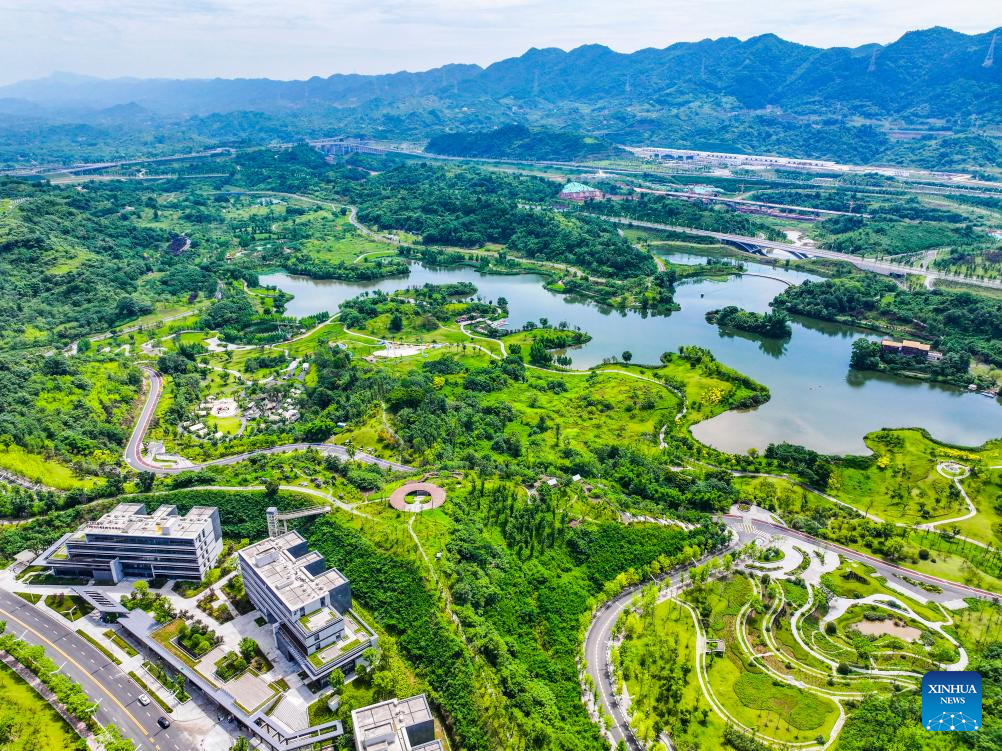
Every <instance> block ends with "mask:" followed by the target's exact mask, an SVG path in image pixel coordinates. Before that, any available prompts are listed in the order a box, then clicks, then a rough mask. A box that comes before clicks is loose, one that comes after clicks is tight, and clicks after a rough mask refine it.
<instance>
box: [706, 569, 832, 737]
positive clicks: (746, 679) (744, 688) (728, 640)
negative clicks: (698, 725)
mask: <svg viewBox="0 0 1002 751" xmlns="http://www.w3.org/2000/svg"><path fill="white" fill-rule="evenodd" d="M750 597H751V588H750V585H749V583H748V581H747V579H745V578H744V577H740V576H735V577H732V578H731V579H729V580H727V581H722V582H713V583H711V584H709V585H708V586H707V597H706V602H707V603H708V604H709V606H710V616H709V628H708V629H707V637H708V638H717V639H722V640H723V641H724V645H725V652H724V655H723V656H722V657H713V658H709V659H708V663H707V667H706V674H707V679H708V681H709V684H710V687H711V689H712V690H713V694H714V696H715V697H716V698H717V700H718V701H719V702H720V703H721V704H722V705H723V706H724V708H725V709H726V710H727V711H728V712H729V713H730V714H731V715H732V716H733V717H734V718H735V719H736V720H738V721H739V722H741V723H743V724H744V725H746V726H748V727H750V728H752V729H756V730H758V731H759V732H760V733H761V734H762V735H765V736H768V737H770V738H775V739H776V740H778V741H781V742H794V743H797V742H805V741H810V740H813V739H814V738H815V736H817V735H825V736H827V735H828V733H829V731H830V730H831V727H832V725H833V724H834V722H835V720H836V718H837V717H838V711H837V708H836V706H835V704H834V703H833V702H832V701H831V700H829V699H827V698H824V697H821V696H818V695H815V694H812V693H810V692H808V691H805V690H803V689H800V688H797V687H795V686H791V685H789V684H786V683H783V682H781V681H778V680H776V679H774V678H772V676H770V675H768V674H766V673H764V672H763V671H761V669H760V668H749V667H748V663H747V659H746V657H745V656H744V654H743V653H742V652H741V650H740V648H739V647H738V643H737V637H736V633H735V626H736V617H737V614H738V613H739V612H740V610H741V607H742V606H743V605H745V604H746V603H747V602H748V601H749V599H750Z"/></svg>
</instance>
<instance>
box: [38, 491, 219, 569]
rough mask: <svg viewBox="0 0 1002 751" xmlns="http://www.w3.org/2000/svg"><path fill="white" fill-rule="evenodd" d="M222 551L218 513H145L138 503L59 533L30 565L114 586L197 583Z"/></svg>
mask: <svg viewBox="0 0 1002 751" xmlns="http://www.w3.org/2000/svg"><path fill="white" fill-rule="evenodd" d="M222 550H223V534H222V528H221V526H220V523H219V509H217V508H215V507H209V506H195V507H194V508H193V509H191V510H190V511H189V512H188V513H187V514H185V515H184V516H180V515H179V514H178V512H177V507H176V506H160V507H159V508H157V509H156V510H154V511H153V513H151V514H148V513H146V506H145V505H144V504H142V503H121V504H119V505H118V506H116V507H115V509H114V510H113V511H110V512H108V513H107V514H105V515H104V516H102V517H101V518H100V519H97V520H95V521H92V522H87V523H86V524H84V525H83V526H82V527H80V528H79V529H78V530H77V531H76V532H70V533H69V534H66V535H63V536H62V537H61V538H59V540H57V541H56V542H55V543H54V544H53V545H51V546H50V547H49V549H48V550H46V551H45V552H44V553H42V555H41V556H39V558H38V560H36V565H41V566H46V567H48V568H51V569H52V572H53V573H54V574H56V575H58V576H73V577H84V578H89V579H94V580H95V581H99V582H108V583H112V584H115V583H118V582H119V581H121V580H122V579H125V578H131V577H135V578H141V579H154V578H165V579H186V580H192V581H198V580H200V579H202V578H203V577H204V576H205V574H206V573H207V572H208V570H209V569H210V568H212V566H213V565H214V564H215V562H216V559H217V558H218V557H219V554H220V553H221V552H222Z"/></svg>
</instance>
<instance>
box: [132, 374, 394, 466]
mask: <svg viewBox="0 0 1002 751" xmlns="http://www.w3.org/2000/svg"><path fill="white" fill-rule="evenodd" d="M140 368H141V370H142V371H143V375H144V376H145V377H146V382H147V384H148V385H149V393H148V394H147V395H146V402H145V403H144V404H143V408H142V410H141V411H140V413H139V419H138V420H136V427H135V428H133V430H132V435H131V436H129V442H128V444H126V446H125V454H124V457H125V461H126V463H127V464H128V465H129V466H130V467H132V468H133V469H134V470H136V471H138V472H153V473H154V474H158V475H176V474H180V473H182V472H195V471H197V470H200V469H204V468H205V467H211V466H218V465H225V464H236V463H237V462H242V461H245V460H247V459H249V458H250V457H252V456H256V455H258V454H287V453H289V452H290V451H305V450H306V449H317V450H318V451H320V452H321V453H323V454H326V455H328V456H336V457H338V458H340V459H350V460H353V461H357V462H363V463H365V464H373V465H375V466H377V467H380V468H382V469H390V470H394V471H396V472H412V471H414V468H413V467H409V466H407V465H406V464H398V463H397V462H391V461H388V460H386V459H380V458H379V457H377V456H372V455H370V454H366V453H364V452H361V451H357V452H354V453H352V452H351V451H349V449H348V448H346V447H345V446H340V445H338V444H334V443H287V444H284V445H282V446H271V447H269V448H263V449H255V450H254V451H245V452H243V453H240V454H234V455H233V456H226V457H223V458H222V459H212V460H211V461H207V462H201V463H192V464H191V465H190V466H187V467H162V466H160V465H158V464H153V463H151V462H150V461H148V460H147V459H146V457H144V456H143V440H144V439H145V437H146V432H147V430H149V427H150V423H151V422H152V421H153V415H154V414H155V413H156V410H157V404H159V403H160V396H161V395H162V393H163V376H161V375H160V374H159V373H158V372H157V371H155V370H154V369H153V368H150V367H147V366H145V365H143V366H140Z"/></svg>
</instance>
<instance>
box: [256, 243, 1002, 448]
mask: <svg viewBox="0 0 1002 751" xmlns="http://www.w3.org/2000/svg"><path fill="white" fill-rule="evenodd" d="M664 257H665V258H667V259H669V260H671V261H673V262H675V263H704V262H705V258H704V257H701V256H696V255H689V254H671V255H665V256H664ZM745 266H746V268H747V269H748V271H749V272H752V273H762V274H767V275H769V276H771V277H776V278H762V277H756V276H750V275H745V276H741V277H733V278H730V279H727V280H725V281H712V280H704V281H700V282H696V283H693V284H683V285H680V286H679V287H678V290H677V292H676V295H675V299H676V301H677V302H678V303H679V305H681V306H682V310H680V311H678V312H676V313H673V314H672V315H670V316H667V317H654V316H644V315H642V314H640V313H638V312H633V311H630V312H621V311H613V310H609V309H607V308H603V307H600V306H597V305H595V304H593V303H591V302H587V301H581V300H573V299H571V298H569V297H568V296H566V295H558V294H555V293H553V292H549V291H548V290H546V289H544V288H543V287H542V279H541V277H539V276H536V275H532V274H519V275H516V276H502V275H485V274H480V273H478V272H477V271H475V270H473V269H469V268H449V269H438V268H429V267H426V266H423V265H421V264H417V263H415V264H413V265H412V266H411V274H410V276H409V277H400V278H396V279H383V280H380V281H378V282H362V283H351V282H338V281H317V280H312V279H309V278H306V277H297V276H290V275H288V274H269V275H264V276H262V277H261V282H262V283H263V284H270V285H275V286H277V287H279V288H280V289H283V290H285V291H286V292H290V293H292V294H293V295H295V298H294V299H293V300H291V301H290V302H289V303H288V304H287V305H286V312H287V313H288V315H292V316H297V317H300V316H306V315H311V314H313V313H317V312H320V311H323V310H326V311H329V312H331V313H334V312H336V310H337V308H338V306H339V305H340V304H341V303H342V302H344V301H345V300H347V299H349V298H351V297H354V296H355V295H357V294H359V293H360V292H362V291H364V290H376V289H379V290H383V291H386V292H391V291H393V290H397V289H404V288H406V287H409V286H414V285H422V284H425V283H433V284H442V283H447V282H458V281H469V282H473V283H474V284H475V285H476V286H477V289H478V290H479V293H478V294H479V296H480V297H482V298H483V299H485V300H495V299H497V298H498V297H505V298H507V300H508V307H509V310H510V315H509V317H508V320H509V321H510V323H511V325H512V326H516V327H517V326H521V325H522V324H524V323H525V322H526V321H530V320H536V321H538V320H539V318H541V317H545V318H548V319H549V320H550V323H551V324H557V323H559V322H561V321H566V322H567V323H568V324H570V325H571V326H572V327H573V326H580V327H581V328H582V329H583V330H585V331H587V332H588V333H589V334H591V335H592V340H591V341H590V342H588V344H586V345H584V346H583V347H580V348H577V349H575V350H573V351H571V352H569V354H570V355H571V357H572V358H573V361H574V367H578V368H586V367H589V366H591V365H595V364H597V363H600V362H602V360H603V359H604V358H606V357H614V356H615V357H618V356H619V355H620V354H621V353H622V352H623V351H624V350H629V351H630V352H632V353H633V361H634V362H640V363H656V362H657V361H658V357H659V355H660V354H661V353H662V352H664V351H666V350H669V351H677V349H678V347H679V346H680V345H682V344H697V345H699V346H702V347H706V348H708V349H710V350H712V351H713V353H714V354H715V355H716V357H717V359H718V360H720V361H721V362H724V363H726V364H727V365H730V366H731V367H733V368H735V369H737V370H738V371H740V372H742V373H745V374H747V375H748V376H750V377H751V378H754V379H755V380H756V381H758V382H760V383H763V384H765V385H766V386H768V387H769V390H770V391H771V393H772V398H771V399H770V400H769V401H768V402H767V403H766V404H764V405H762V406H761V407H759V408H757V409H754V410H745V411H740V412H737V411H731V412H726V413H724V414H722V415H719V416H717V417H715V418H713V419H712V420H707V421H705V422H702V423H700V424H698V425H696V426H694V427H693V429H692V432H693V434H694V435H695V436H696V438H698V439H699V440H701V441H703V442H704V443H707V444H709V445H711V446H715V447H717V448H719V449H721V450H724V451H731V452H743V451H746V450H748V449H749V448H752V447H755V448H758V449H764V448H765V447H766V446H767V445H768V444H770V443H774V442H778V441H789V442H791V443H799V444H802V445H804V446H809V447H810V448H813V449H815V450H817V451H821V452H824V453H834V454H847V453H856V454H861V453H867V449H866V446H865V445H864V443H863V436H864V435H865V434H866V433H868V432H870V431H873V430H878V429H880V428H894V427H922V428H925V429H927V430H928V431H929V432H930V433H931V434H932V435H933V436H935V437H936V438H939V439H941V440H943V441H947V442H950V443H956V444H961V445H977V444H980V443H982V442H984V441H985V440H987V439H989V438H996V437H999V436H1002V407H1000V405H999V404H998V402H996V401H995V400H992V399H989V398H987V397H984V396H981V395H979V394H969V393H967V392H966V391H964V390H962V389H957V388H953V387H947V386H941V385H934V384H928V383H923V382H921V381H915V380H911V379H906V378H897V377H894V376H889V375H883V374H875V373H860V372H857V371H851V370H849V355H850V352H851V347H852V342H853V340H854V339H856V338H857V337H859V336H861V335H870V336H872V334H868V333H864V332H861V331H859V330H857V329H853V328H850V327H847V326H839V325H836V324H829V323H822V322H818V321H813V320H805V319H795V320H794V322H793V336H792V337H791V338H790V339H788V340H786V341H783V342H777V341H774V340H765V339H761V338H759V337H755V336H752V335H746V334H733V333H722V332H720V331H719V330H718V329H717V327H716V326H712V325H710V324H708V323H706V321H705V319H704V314H705V313H706V311H708V310H712V309H714V308H720V307H723V306H724V305H738V306H740V307H742V308H745V309H746V310H754V311H758V312H764V311H766V310H768V309H769V301H770V300H772V298H773V297H775V296H776V295H777V294H779V293H780V292H781V291H782V290H783V288H784V287H785V284H784V283H783V281H779V280H780V279H782V280H785V281H787V282H790V283H793V284H799V283H800V282H802V281H804V280H805V279H811V278H816V277H813V276H811V275H810V274H804V273H802V272H797V271H788V270H784V269H780V268H773V267H771V266H766V265H763V264H755V263H745Z"/></svg>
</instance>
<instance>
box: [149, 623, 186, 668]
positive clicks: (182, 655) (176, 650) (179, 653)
mask: <svg viewBox="0 0 1002 751" xmlns="http://www.w3.org/2000/svg"><path fill="white" fill-rule="evenodd" d="M183 623H184V621H183V620H182V619H181V618H177V619H175V620H173V621H171V622H170V623H168V624H167V625H166V626H163V627H162V628H158V629H157V630H156V631H154V632H153V638H154V639H156V640H157V641H158V642H160V643H161V644H162V645H163V646H165V647H166V648H167V649H169V650H170V651H171V652H172V653H173V654H174V655H175V656H176V657H177V658H178V659H180V660H181V661H182V662H183V663H184V664H185V665H187V666H188V667H190V668H194V667H195V661H194V660H193V659H192V658H191V655H189V654H188V653H187V652H185V651H184V650H183V649H181V648H180V647H178V646H177V645H176V644H174V642H173V639H174V637H175V636H177V632H178V630H179V629H180V628H181V625H182V624H183Z"/></svg>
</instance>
